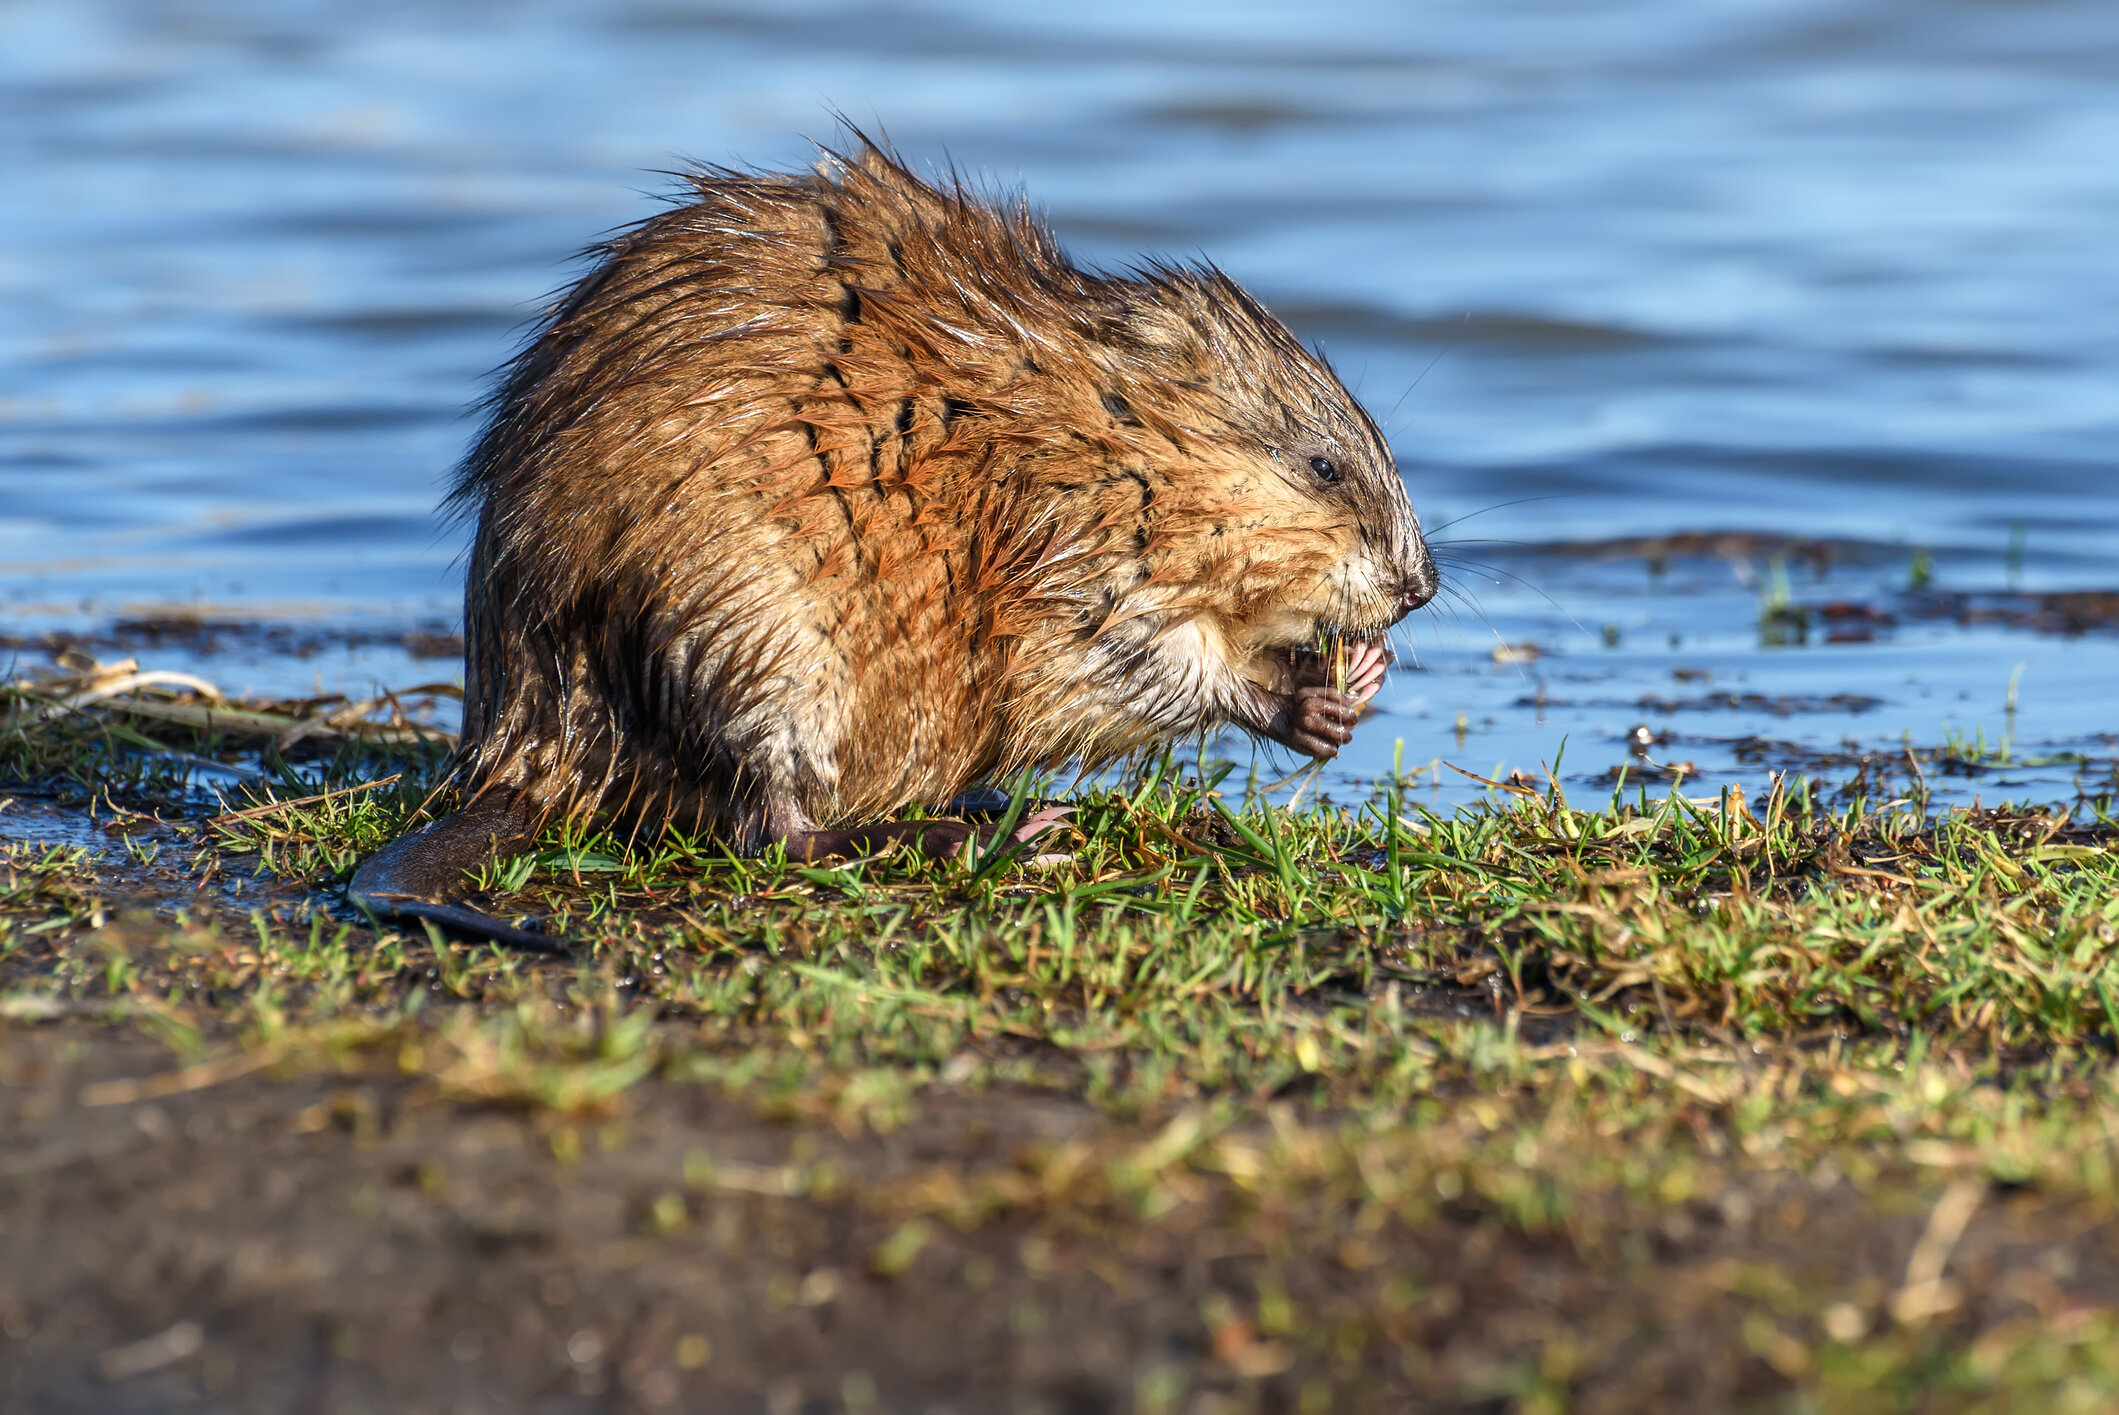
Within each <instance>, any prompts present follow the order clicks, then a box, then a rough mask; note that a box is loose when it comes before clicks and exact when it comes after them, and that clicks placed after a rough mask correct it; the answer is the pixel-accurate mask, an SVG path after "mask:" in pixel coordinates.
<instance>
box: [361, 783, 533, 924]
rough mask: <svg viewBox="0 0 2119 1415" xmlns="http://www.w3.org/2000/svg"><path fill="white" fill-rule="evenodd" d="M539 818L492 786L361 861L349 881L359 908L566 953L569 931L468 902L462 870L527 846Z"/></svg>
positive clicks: (386, 915)
mask: <svg viewBox="0 0 2119 1415" xmlns="http://www.w3.org/2000/svg"><path fill="white" fill-rule="evenodd" d="M536 838H537V829H536V825H535V823H534V822H533V820H532V819H531V817H530V814H529V812H528V811H526V810H525V809H524V808H523V806H522V804H521V803H520V802H519V801H518V800H517V799H516V798H515V797H513V796H511V795H503V794H501V793H499V792H488V793H487V794H485V795H483V796H480V797H479V798H478V799H476V800H474V801H472V802H471V804H470V805H468V806H466V807H464V808H463V809H462V810H460V811H458V812H456V813H455V814H454V815H447V816H443V817H442V818H441V819H440V820H438V821H435V822H434V823H433V824H431V825H427V826H422V827H421V828H420V829H418V830H415V831H411V832H409V833H407V834H405V835H401V836H399V837H398V838H397V839H395V840H393V841H391V842H390V843H389V844H388V845H386V846H384V847H383V848H382V849H381V850H378V851H377V852H376V853H375V854H373V855H370V856H369V857H368V858H367V859H366V860H364V861H362V862H361V867H360V868H359V869H357V870H355V871H354V872H353V879H352V881H351V882H350V883H349V884H347V886H346V898H347V899H349V900H350V901H352V903H353V905H354V907H355V908H358V909H365V910H367V911H368V912H369V913H370V914H373V915H375V916H376V917H378V918H388V919H401V920H414V919H416V920H419V921H421V922H423V923H431V924H435V925H437V926H439V927H441V928H446V929H454V930H456V931H457V932H459V933H465V934H469V935H471V936H472V937H474V938H483V939H490V940H491V941H492V942H494V943H499V944H505V945H506V946H508V947H510V948H520V949H524V950H527V951H529V952H533V953H567V952H570V951H572V945H571V944H570V943H569V942H568V941H567V940H566V939H564V938H557V937H554V936H552V935H550V934H543V933H537V932H534V931H532V930H530V929H524V928H517V927H516V926H515V925H513V924H510V923H506V922H504V921H502V920H500V919H496V918H494V917H493V916H492V915H490V914H485V913H481V912H480V911H478V910H476V909H473V908H470V907H469V906H467V905H464V904H457V903H451V902H449V901H451V900H453V899H456V898H457V897H459V896H460V895H461V894H462V893H463V889H464V874H465V872H466V871H468V870H472V869H476V868H477V867H478V866H480V865H484V864H488V863H491V862H493V861H495V860H498V859H502V858H504V857H506V856H507V855H510V854H512V853H515V852H516V851H519V850H521V849H522V848H523V847H525V846H528V845H529V844H531V843H532V842H533V841H534V840H535V839H536Z"/></svg>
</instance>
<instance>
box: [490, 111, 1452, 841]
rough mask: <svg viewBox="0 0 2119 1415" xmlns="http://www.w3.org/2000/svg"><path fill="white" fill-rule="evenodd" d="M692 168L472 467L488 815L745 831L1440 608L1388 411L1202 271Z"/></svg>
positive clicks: (954, 207)
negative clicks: (1087, 260) (503, 806)
mask: <svg viewBox="0 0 2119 1415" xmlns="http://www.w3.org/2000/svg"><path fill="white" fill-rule="evenodd" d="M689 180H690V184H691V187H692V188H693V191H694V193H695V199H693V200H691V201H689V202H687V203H686V204H684V205H681V206H678V207H676V208H675V209H673V210H670V211H668V212H665V213H663V214H661V215H658V216H656V217H654V218H652V219H650V220H648V221H646V222H644V223H642V224H641V225H639V226H638V227H635V228H633V229H631V230H629V231H628V232H626V233H624V234H623V235H621V236H619V237H618V238H616V239H614V240H612V241H610V242H609V243H608V244H607V245H606V246H605V247H603V248H602V250H601V253H600V258H599V260H598V262H597V264H596V266H595V268H594V269H593V270H592V271H591V273H590V274H589V275H588V276H587V277H586V278H585V279H583V280H582V281H581V283H580V284H579V285H578V286H576V287H575V288H574V289H573V290H572V292H571V293H569V294H568V295H567V296H566V297H565V299H564V300H563V301H562V302H561V303H560V304H559V305H558V306H557V307H556V308H555V309H554V310H553V311H552V313H551V315H550V316H549V318H548V320H547V321H546V323H545V324H544V325H543V327H542V329H541V330H540V332H539V333H538V334H537V336H536V338H535V340H534V342H533V343H532V344H531V345H530V346H529V347H528V348H527V349H526V350H525V352H524V353H523V354H522V355H521V356H520V358H519V359H518V360H517V361H516V362H515V363H514V364H513V365H512V366H511V368H510V370H509V372H508V374H507V376H506V378H505V380H504V383H503V385H502V386H501V388H500V389H499V391H498V393H497V394H496V396H495V400H494V411H493V416H492V420H491V422H490V424H489V426H488V428H487V429H486V431H485V433H484V434H483V436H482V437H481V438H480V440H479V441H478V443H477V445H476V447H475V448H474V450H473V452H472V454H471V456H470V458H469V459H468V461H467V462H466V464H465V467H464V469H463V472H462V477H461V481H460V484H459V486H458V488H457V492H456V496H457V498H458V500H459V503H460V504H461V505H462V506H464V507H465V508H467V510H469V511H471V512H473V513H475V515H476V517H477V537H476V542H475V546H474V549H473V552H472V556H471V562H470V566H469V573H468V586H467V596H466V629H467V642H468V645H469V647H468V651H467V668H466V677H467V681H466V697H465V718H464V732H463V745H462V748H461V750H460V753H459V756H458V761H457V776H458V780H459V782H460V784H461V785H463V786H465V787H466V788H468V789H470V790H471V791H473V792H485V791H489V790H494V789H498V790H501V791H502V792H504V793H507V794H512V795H515V796H517V797H518V798H519V799H522V800H525V801H527V802H529V803H531V806H532V808H533V810H534V812H535V814H536V815H537V816H538V818H540V819H548V818H550V817H551V816H552V815H554V814H566V815H571V816H577V817H584V818H599V819H606V820H617V821H632V822H636V823H648V824H659V823H661V822H664V821H669V822H674V823H676V824H678V825H680V826H682V827H684V828H687V829H695V830H696V829H711V830H716V831H719V832H721V833H723V834H725V835H727V836H729V837H731V838H732V839H734V840H735V841H736V842H738V843H739V844H741V845H744V846H755V845H757V844H758V843H760V842H762V841H763V840H766V839H769V838H773V837H774V836H776V835H778V834H781V833H784V832H785V831H786V830H788V829H790V828H796V827H800V826H803V825H805V824H814V825H816V826H833V825H842V824H850V823H861V822H869V821H875V820H878V819H881V818H884V817H887V816H891V815H893V814H897V813H900V812H902V811H904V810H905V808H907V807H908V806H912V805H914V804H919V803H925V804H933V803H938V802H942V801H946V800H948V799H949V798H950V797H951V796H953V795H955V794H957V793H958V792H960V791H962V790H963V789H964V788H965V787H967V786H968V785H970V784H972V783H975V782H978V781H981V780H985V779H991V778H993V777H995V776H997V775H999V774H1002V773H1007V772H1010V771H1013V770H1015V769H1017V768H1021V767H1026V766H1032V765H1042V766H1059V765H1062V764H1065V763H1069V762H1078V763H1085V764H1090V765H1094V764H1097V763H1105V762H1110V761H1112V760H1115V759H1119V758H1122V757H1125V756H1127V755H1129V754H1132V753H1136V752H1140V751H1143V750H1147V749H1152V748H1154V747H1157V746H1159V745H1161V744H1163V743H1165V742H1167V741H1170V740H1171V739H1173V738H1176V737H1179V736H1182V735H1185V734H1188V733H1191V732H1195V731H1198V730H1202V729H1206V728H1212V727H1215V726H1219V725H1221V724H1223V723H1227V722H1236V723H1240V724H1242V725H1246V726H1251V727H1259V726H1260V725H1261V724H1262V723H1263V721H1264V715H1266V714H1268V713H1269V712H1270V711H1271V708H1272V705H1273V704H1274V703H1275V702H1277V701H1280V700H1281V697H1282V695H1284V693H1285V691H1286V689H1287V686H1288V684H1287V677H1288V673H1289V668H1288V664H1289V662H1290V659H1289V651H1290V650H1291V649H1295V648H1298V647H1300V646H1301V645H1302V644H1304V643H1305V642H1314V641H1315V636H1316V635H1317V634H1318V633H1319V632H1320V631H1328V632H1343V633H1346V634H1349V635H1363V634H1368V635H1373V634H1378V633H1381V632H1382V631H1383V630H1384V629H1386V628H1387V627H1388V626H1389V625H1390V624H1391V623H1393V622H1395V620H1396V619H1397V618H1398V617H1399V616H1400V615H1402V614H1403V613H1404V611H1405V609H1406V608H1407V607H1409V606H1410V604H1412V603H1416V602H1418V599H1417V598H1415V599H1408V598H1407V597H1406V596H1407V593H1408V586H1412V587H1415V589H1417V587H1418V585H1419V584H1420V582H1421V577H1422V576H1425V577H1427V579H1426V584H1427V588H1426V591H1425V592H1426V593H1432V571H1431V570H1429V569H1428V568H1427V560H1426V553H1425V549H1424V547H1423V546H1422V544H1421V541H1420V536H1419V530H1418V524H1417V521H1416V520H1415V519H1414V517H1413V514H1412V510H1411V507H1410V505H1409V504H1408V503H1407V501H1406V497H1405V492H1404V488H1403V485H1402V483H1401V482H1400V480H1399V478H1398V475H1397V473H1396V470H1395V468H1394V467H1393V465H1392V463H1391V459H1390V453H1389V450H1388V448H1387V447H1386V446H1385V444H1384V442H1383V439H1382V437H1381V435H1380V434H1379V433H1378V432H1377V430H1376V428H1375V426H1374V424H1373V423H1372V422H1370V420H1369V419H1368V418H1367V416H1366V415H1365V414H1364V413H1362V412H1361V410H1360V408H1359V407H1358V405H1356V404H1355V402H1354V400H1353V399H1352V398H1351V397H1350V396H1349V395H1348V394H1347V393H1346V392H1345V390H1344V389H1343V388H1342V387H1341V385H1340V383H1339V381H1338V380H1337V378H1335V377H1334V376H1333V375H1332V373H1331V371H1330V370H1329V369H1328V368H1327V367H1326V366H1325V365H1324V364H1323V363H1322V362H1321V361H1320V360H1319V359H1317V358H1315V357H1313V356H1312V355H1311V354H1310V353H1309V352H1308V351H1307V350H1305V349H1303V348H1302V346H1301V345H1300V344H1299V343H1298V342H1297V341H1296V340H1295V339H1294V338H1293V337H1292V336H1291V335H1289V334H1288V332H1287V331H1286V330H1285V329H1284V328H1283V327H1282V326H1281V325H1280V324H1279V323H1278V322H1277V321H1275V320H1274V319H1273V318H1272V317H1271V316H1270V315H1268V314H1266V313H1265V311H1264V310H1262V309H1261V308H1260V307H1259V306H1258V305H1257V304H1256V303H1255V302H1254V301H1253V300H1252V299H1251V298H1250V297H1249V296H1248V295H1246V294H1245V293H1244V292H1243V291H1242V290H1241V289H1239V288H1238V287H1237V286H1236V285H1235V284H1234V283H1232V282H1231V281H1229V280H1228V279H1227V278H1226V277H1225V276H1223V275H1221V274H1220V273H1219V272H1216V271H1213V270H1211V269H1176V268H1170V267H1161V266H1158V267H1153V268H1149V269H1145V270H1142V271H1139V272H1136V273H1131V274H1127V275H1124V276H1119V275H1104V274H1093V273H1088V272H1084V271H1082V270H1079V269H1077V268H1076V267H1074V266H1073V265H1072V264H1070V263H1069V262H1068V261H1067V259H1066V258H1065V256H1063V255H1062V254H1061V252H1060V250H1059V249H1058V247H1057V246H1056V245H1055V243H1054V242H1053V240H1052V238H1051V236H1050V235H1049V234H1048V233H1047V231H1046V230H1045V228H1044V226H1043V225H1042V224H1041V223H1040V221H1039V220H1038V219H1037V218H1036V217H1034V216H1033V215H1032V214H1031V213H1030V211H1029V210H1027V209H1026V208H1025V207H1023V206H1022V205H1020V204H1015V205H1008V206H999V205H994V204H989V203H988V202H986V201H984V200H981V199H979V198H977V197H975V196H974V195H973V194H971V193H969V192H967V191H966V190H964V189H963V188H962V187H961V186H955V187H936V186H932V185H929V184H928V183H926V182H923V181H922V180H920V179H919V178H918V177H916V176H915V175H914V174H913V173H912V172H911V171H909V170H908V169H907V168H906V167H905V166H903V165H902V164H901V163H899V162H898V161H897V160H896V159H895V158H893V157H891V156H890V155H888V154H886V153H885V152H883V151H882V150H880V149H878V148H876V147H874V146H872V145H869V144H867V143H866V142H865V140H864V141H862V142H861V143H860V145H859V146H858V147H857V148H856V150H855V151H853V152H852V153H851V154H849V155H843V156H842V155H837V154H833V155H828V156H827V158H826V160H825V161H824V162H823V163H822V164H821V165H820V167H819V169H818V170H817V171H816V172H815V173H813V174H796V175H782V174H750V173H741V172H733V171H724V170H714V171H704V172H700V173H698V174H696V175H694V176H692V177H691V178H690V179H689ZM1319 448H1325V449H1329V450H1330V455H1332V456H1333V457H1334V458H1335V459H1336V460H1337V461H1338V462H1339V463H1340V464H1342V465H1343V466H1344V475H1342V476H1341V477H1340V479H1339V480H1338V481H1337V482H1336V483H1334V484H1330V485H1327V484H1324V483H1323V482H1321V481H1320V480H1319V479H1318V478H1317V476H1316V475H1315V474H1313V473H1312V472H1311V471H1310V469H1309V467H1308V465H1307V460H1306V459H1307V458H1308V457H1309V456H1312V455H1317V452H1316V449H1319ZM1350 565H1352V566H1355V567H1356V568H1357V569H1359V570H1360V571H1361V573H1359V574H1356V573H1354V572H1353V571H1350V570H1349V568H1348V567H1349V566H1350ZM1424 597H1425V596H1424V594H1421V595H1419V596H1418V598H1424Z"/></svg>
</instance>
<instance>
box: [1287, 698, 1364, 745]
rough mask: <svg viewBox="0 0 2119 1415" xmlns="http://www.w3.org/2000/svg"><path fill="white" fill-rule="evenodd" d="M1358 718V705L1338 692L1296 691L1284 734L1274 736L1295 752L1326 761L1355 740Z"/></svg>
mask: <svg viewBox="0 0 2119 1415" xmlns="http://www.w3.org/2000/svg"><path fill="white" fill-rule="evenodd" d="M1360 718H1361V704H1360V703H1358V702H1356V701H1355V700H1354V699H1353V698H1350V697H1348V696H1347V695H1346V694H1345V693H1342V692H1340V691H1339V690H1338V689H1337V688H1298V689H1296V690H1295V693H1294V696H1293V697H1291V698H1290V699H1289V700H1288V709H1287V715H1286V728H1285V731H1283V732H1278V733H1275V734H1274V736H1275V737H1277V738H1278V739H1279V740H1280V741H1281V742H1283V743H1285V744H1286V745H1288V746H1290V747H1293V748H1294V749H1295V750H1296V751H1298V752H1306V753H1308V754H1309V755H1310V756H1313V757H1316V758H1319V759H1320V760H1326V761H1328V760H1330V759H1331V758H1333V757H1336V756H1338V755H1339V749H1340V748H1341V747H1344V746H1345V745H1346V744H1347V743H1349V742H1351V741H1353V740H1354V724H1355V723H1356V722H1357V721H1359V720H1360Z"/></svg>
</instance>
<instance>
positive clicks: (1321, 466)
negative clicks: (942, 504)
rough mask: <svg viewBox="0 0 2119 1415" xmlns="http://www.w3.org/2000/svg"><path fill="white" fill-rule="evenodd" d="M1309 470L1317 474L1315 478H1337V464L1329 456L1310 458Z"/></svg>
mask: <svg viewBox="0 0 2119 1415" xmlns="http://www.w3.org/2000/svg"><path fill="white" fill-rule="evenodd" d="M1310 470H1311V471H1313V472H1315V473H1316V474H1317V480H1319V481H1326V482H1331V481H1338V480H1339V465H1338V463H1336V462H1334V461H1333V460H1332V459H1331V458H1329V457H1312V458H1310Z"/></svg>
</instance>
